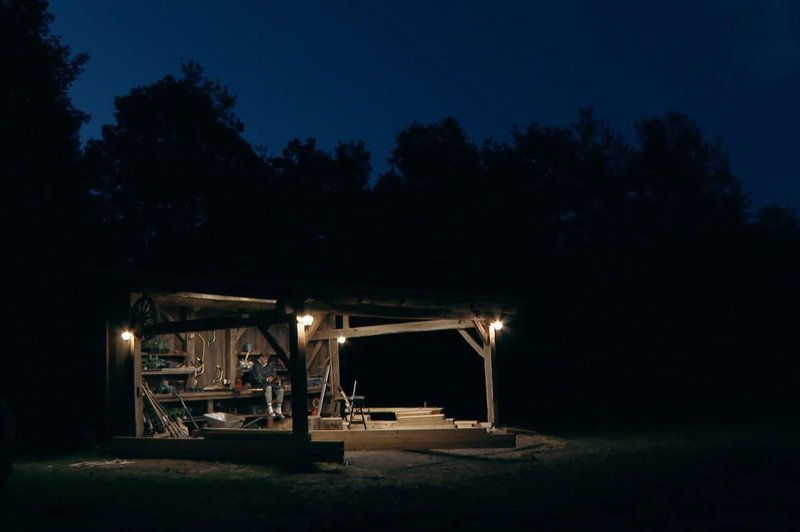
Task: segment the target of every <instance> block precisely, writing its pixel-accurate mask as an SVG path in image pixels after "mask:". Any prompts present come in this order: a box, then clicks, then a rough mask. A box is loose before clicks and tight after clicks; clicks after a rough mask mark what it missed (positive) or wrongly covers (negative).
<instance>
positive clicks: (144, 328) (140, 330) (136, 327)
mask: <svg viewBox="0 0 800 532" xmlns="http://www.w3.org/2000/svg"><path fill="white" fill-rule="evenodd" d="M130 321H131V328H132V329H133V331H134V332H135V333H136V336H138V337H139V339H140V340H146V339H148V338H150V337H151V336H153V327H154V326H155V324H156V307H155V305H154V304H153V300H152V299H150V298H149V297H147V296H142V297H140V298H139V299H138V300H137V301H136V303H134V304H133V306H132V307H131V320H130Z"/></svg>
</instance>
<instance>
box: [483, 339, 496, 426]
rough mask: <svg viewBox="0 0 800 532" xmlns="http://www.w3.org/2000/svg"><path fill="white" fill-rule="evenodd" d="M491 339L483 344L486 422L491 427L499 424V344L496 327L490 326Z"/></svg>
mask: <svg viewBox="0 0 800 532" xmlns="http://www.w3.org/2000/svg"><path fill="white" fill-rule="evenodd" d="M488 330H489V335H488V336H489V337H488V339H487V341H486V342H485V343H484V344H483V371H484V376H485V379H486V421H488V422H489V425H490V426H491V427H495V426H496V424H497V399H496V397H495V393H494V385H495V378H494V369H495V368H494V366H495V363H496V361H497V344H496V341H495V332H496V331H495V330H494V327H492V326H489V327H488Z"/></svg>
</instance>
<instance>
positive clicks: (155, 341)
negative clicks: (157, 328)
mask: <svg viewBox="0 0 800 532" xmlns="http://www.w3.org/2000/svg"><path fill="white" fill-rule="evenodd" d="M169 348H170V345H169V342H167V340H166V338H162V337H161V336H154V337H152V338H148V339H147V340H145V341H144V342H142V351H144V352H146V353H169Z"/></svg>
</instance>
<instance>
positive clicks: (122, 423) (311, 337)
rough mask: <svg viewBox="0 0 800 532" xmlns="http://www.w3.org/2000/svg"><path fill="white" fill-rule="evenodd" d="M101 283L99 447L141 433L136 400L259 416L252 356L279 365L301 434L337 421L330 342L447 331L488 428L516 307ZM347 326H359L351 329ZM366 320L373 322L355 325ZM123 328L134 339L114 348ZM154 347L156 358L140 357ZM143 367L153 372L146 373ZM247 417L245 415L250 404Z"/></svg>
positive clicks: (414, 296)
mask: <svg viewBox="0 0 800 532" xmlns="http://www.w3.org/2000/svg"><path fill="white" fill-rule="evenodd" d="M112 277H113V286H115V290H114V293H115V294H117V295H116V296H115V297H116V300H115V303H113V304H112V307H113V310H112V311H111V313H110V314H109V316H108V320H107V322H106V361H105V362H106V363H105V367H106V404H105V415H106V427H107V432H108V434H107V436H109V437H110V438H118V437H123V438H126V437H135V438H142V437H145V436H147V435H148V433H150V434H151V435H152V432H153V427H152V426H149V423H148V420H147V416H146V415H144V414H145V411H146V410H147V401H146V399H145V397H144V396H145V395H146V394H147V395H149V396H150V397H156V398H159V399H158V400H157V403H160V404H161V405H168V406H172V407H173V408H174V409H177V408H179V407H181V406H183V408H184V410H185V411H188V410H189V408H187V405H190V406H194V407H198V408H199V409H200V410H202V411H205V412H215V411H218V410H221V409H222V410H223V411H228V412H231V411H242V412H244V411H245V409H246V408H247V407H246V405H247V404H251V405H256V404H260V405H262V408H263V406H264V405H265V401H264V399H263V397H264V395H263V390H262V389H251V388H250V387H249V386H245V387H242V386H241V382H240V379H241V378H242V374H243V372H247V361H248V358H249V357H251V356H252V357H253V358H255V357H256V356H257V355H258V354H259V353H267V354H270V355H275V356H277V357H278V359H280V361H281V363H282V365H283V366H284V367H285V368H286V372H287V374H288V375H287V376H288V380H289V382H290V384H289V385H288V386H286V394H287V400H286V407H288V408H289V409H290V413H291V432H292V433H293V434H294V435H295V436H300V437H304V436H306V437H307V436H308V435H309V433H310V429H314V428H315V427H309V414H310V413H311V414H313V415H314V417H320V416H321V417H323V418H324V417H326V416H328V417H331V418H335V417H337V416H339V409H338V408H337V400H338V399H339V398H340V397H343V398H346V397H347V395H348V393H349V392H350V390H344V389H343V388H342V382H341V379H340V368H339V342H338V341H337V340H340V339H351V338H358V337H366V336H376V335H388V334H398V333H415V334H416V335H417V336H418V337H419V338H420V341H421V342H424V340H425V334H424V333H425V332H428V331H442V330H452V331H454V332H457V333H458V334H459V335H460V336H461V338H462V339H463V341H465V342H466V343H467V344H468V345H469V346H470V347H471V348H472V349H473V350H474V351H475V352H476V356H480V357H482V358H483V368H484V378H485V399H486V412H487V420H486V421H485V422H482V423H481V425H482V426H484V427H486V428H488V429H494V428H495V427H496V425H497V423H498V402H497V400H496V396H495V390H496V383H495V366H496V361H497V344H496V327H495V325H494V324H496V323H497V322H500V323H502V320H504V319H507V318H509V317H511V316H513V315H515V314H516V313H517V311H518V304H517V302H515V301H512V300H508V299H503V298H492V297H483V296H467V295H452V294H450V295H444V294H432V293H422V292H413V291H405V290H386V289H377V288H361V287H347V286H330V285H326V286H321V285H300V284H268V283H258V282H243V281H219V280H208V279H196V278H182V277H175V276H160V275H152V274H142V273H136V274H131V273H127V274H120V273H116V274H114V275H113V276H112ZM106 296H107V297H108V294H106ZM309 317H311V319H309ZM351 319H353V321H356V319H357V320H358V322H359V325H358V326H351ZM370 320H371V321H372V322H375V324H374V325H361V323H369V322H370ZM125 331H130V332H132V333H133V336H132V337H129V339H127V340H126V339H124V338H123V336H125V335H123V333H124V332H125ZM154 338H157V339H159V345H158V347H159V348H160V350H159V351H158V352H157V353H156V354H153V353H148V352H146V351H147V348H148V344H152V340H153V339H154ZM153 359H158V360H159V361H160V362H161V363H162V364H163V367H158V368H153V367H149V366H148V361H149V363H150V364H152V361H153ZM251 362H252V361H251ZM176 385H177V389H178V390H179V391H180V393H175V391H176ZM158 387H162V389H158ZM148 388H149V390H148ZM151 391H152V392H155V393H154V394H151V393H149V392H151ZM248 398H249V399H252V401H249V403H248V401H246V399H248ZM320 403H321V404H320ZM338 404H339V405H340V403H338ZM229 405H234V406H229ZM300 405H305V406H304V407H301V406H300ZM318 406H319V407H320V408H319V410H317V407H318ZM348 406H350V405H348ZM286 407H285V408H286ZM249 408H251V409H253V411H252V412H251V413H256V410H255V408H257V407H256V406H250V407H249ZM167 410H168V409H166V408H165V409H164V412H163V413H167ZM262 413H263V412H262ZM364 428H366V426H365V427H364ZM243 431H244V432H247V433H249V434H254V433H255V432H257V431H252V430H243ZM431 448H436V447H431Z"/></svg>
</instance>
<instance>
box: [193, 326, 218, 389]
mask: <svg viewBox="0 0 800 532" xmlns="http://www.w3.org/2000/svg"><path fill="white" fill-rule="evenodd" d="M197 337H198V338H200V341H201V342H202V343H203V350H202V351H201V352H200V356H199V357H195V358H196V360H197V362H198V364H197V369H196V370H194V376H195V379H196V378H197V377H198V376H200V375H202V374H203V373H204V372H205V371H206V347H208V346H209V345H211V344H213V343H214V342H215V341H216V340H217V331H211V340H208V341H206V339H205V338H203V335H202V334H199V333H198V335H197Z"/></svg>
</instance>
